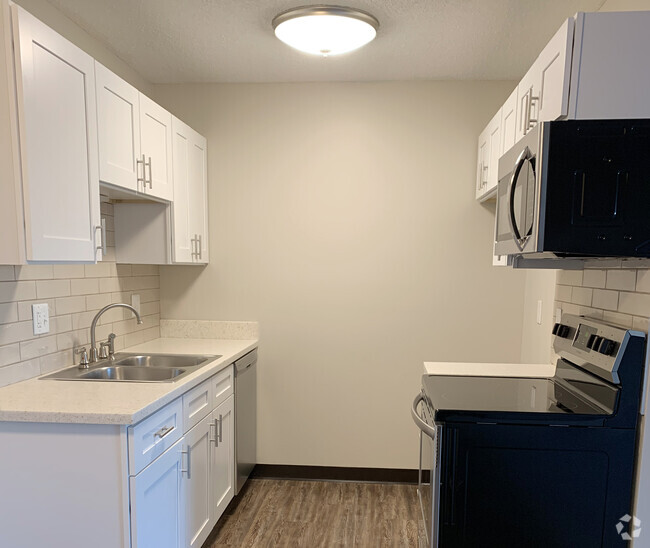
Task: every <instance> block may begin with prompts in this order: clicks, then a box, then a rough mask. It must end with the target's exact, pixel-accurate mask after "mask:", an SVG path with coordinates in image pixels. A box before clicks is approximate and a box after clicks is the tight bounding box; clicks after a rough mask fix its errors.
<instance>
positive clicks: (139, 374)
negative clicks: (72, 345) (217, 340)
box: [41, 352, 221, 382]
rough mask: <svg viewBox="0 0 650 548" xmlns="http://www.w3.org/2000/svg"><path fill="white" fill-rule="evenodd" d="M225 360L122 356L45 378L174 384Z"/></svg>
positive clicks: (70, 368) (206, 357)
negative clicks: (199, 370)
mask: <svg viewBox="0 0 650 548" xmlns="http://www.w3.org/2000/svg"><path fill="white" fill-rule="evenodd" d="M220 357H221V356H211V355H201V356H197V355H195V354H132V353H126V352H120V353H118V354H115V357H114V358H115V359H113V360H101V361H99V362H97V363H93V364H91V365H90V366H89V367H88V368H87V369H79V367H78V366H73V367H68V368H67V369H62V370H61V371H57V372H56V373H51V374H50V375H46V376H44V377H41V379H55V380H62V381H122V382H125V381H126V382H174V381H177V380H179V379H181V378H183V377H185V376H187V375H189V374H191V373H194V371H196V370H198V369H200V368H201V367H203V366H205V365H208V364H209V363H210V362H212V361H214V360H216V359H217V358H220Z"/></svg>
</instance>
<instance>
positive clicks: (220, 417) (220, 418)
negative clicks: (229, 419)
mask: <svg viewBox="0 0 650 548" xmlns="http://www.w3.org/2000/svg"><path fill="white" fill-rule="evenodd" d="M219 443H223V415H219Z"/></svg>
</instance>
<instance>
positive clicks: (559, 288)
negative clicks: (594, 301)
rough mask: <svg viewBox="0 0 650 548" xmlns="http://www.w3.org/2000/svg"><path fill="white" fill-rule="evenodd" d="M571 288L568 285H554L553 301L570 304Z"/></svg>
mask: <svg viewBox="0 0 650 548" xmlns="http://www.w3.org/2000/svg"><path fill="white" fill-rule="evenodd" d="M572 289H573V288H572V287H571V286H570V285H556V286H555V299H556V300H558V301H563V302H565V303H570V302H571V290H572Z"/></svg>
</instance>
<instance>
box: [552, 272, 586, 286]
mask: <svg viewBox="0 0 650 548" xmlns="http://www.w3.org/2000/svg"><path fill="white" fill-rule="evenodd" d="M557 283H558V284H562V285H575V286H580V285H582V270H560V271H559V272H558V275H557Z"/></svg>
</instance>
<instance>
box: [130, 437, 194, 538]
mask: <svg viewBox="0 0 650 548" xmlns="http://www.w3.org/2000/svg"><path fill="white" fill-rule="evenodd" d="M182 444H183V439H180V440H179V441H177V442H176V443H175V444H174V445H172V447H170V448H169V449H168V450H167V451H166V452H165V453H163V454H162V455H161V456H160V457H158V459H156V460H155V461H154V462H152V463H151V464H150V465H149V466H147V467H146V468H145V469H144V470H143V471H142V472H140V473H139V474H138V475H137V476H135V477H131V478H130V493H131V547H132V548H152V547H154V546H155V547H156V548H182V547H184V542H185V531H184V517H185V500H184V493H183V488H182V487H183V485H182V478H181V475H182V474H183V472H182V470H183V461H184V460H185V459H184V458H183V457H184V455H183V454H182V453H181V449H182Z"/></svg>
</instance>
